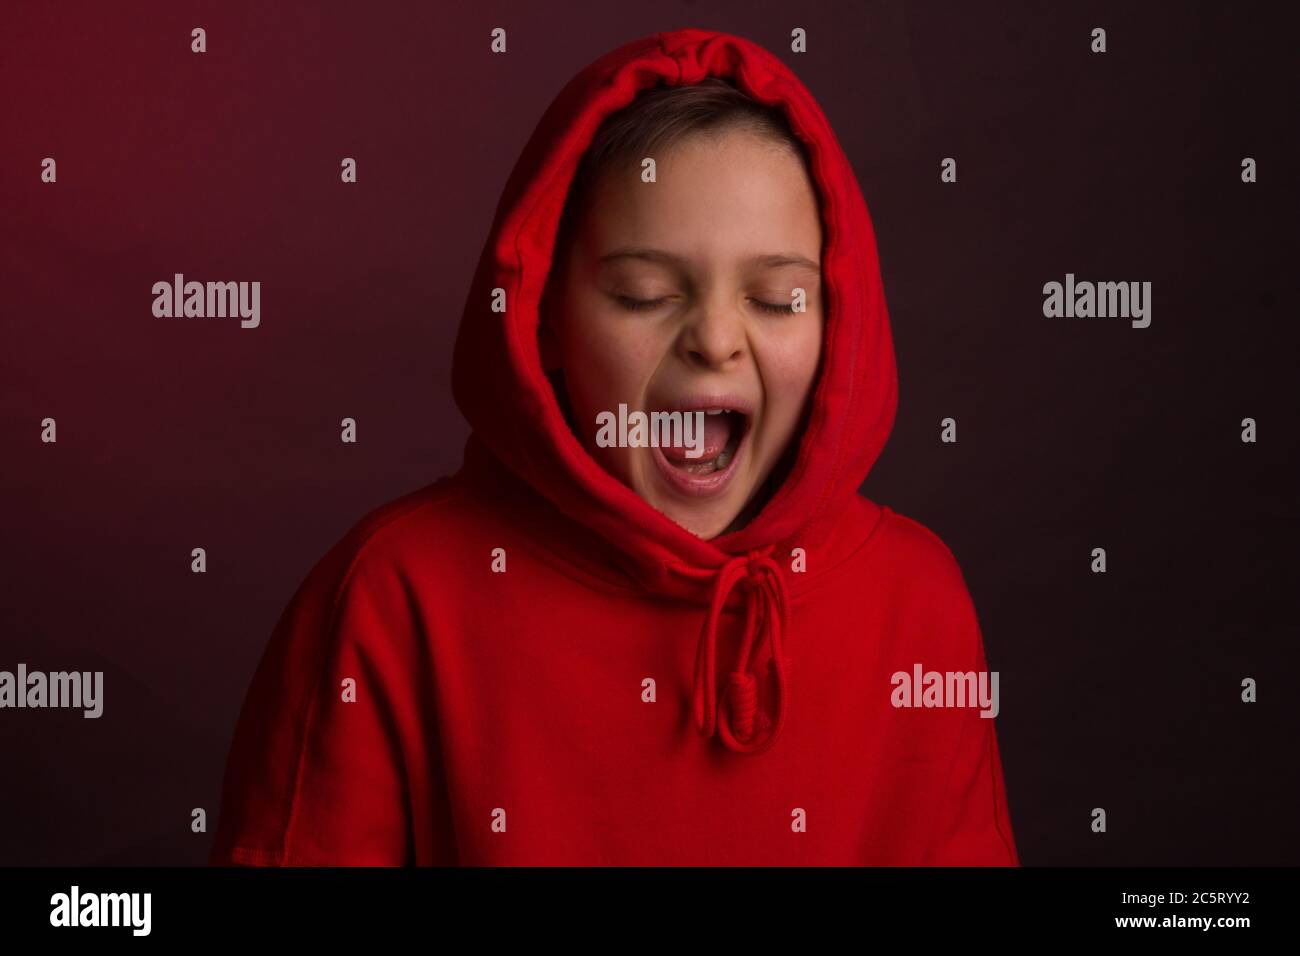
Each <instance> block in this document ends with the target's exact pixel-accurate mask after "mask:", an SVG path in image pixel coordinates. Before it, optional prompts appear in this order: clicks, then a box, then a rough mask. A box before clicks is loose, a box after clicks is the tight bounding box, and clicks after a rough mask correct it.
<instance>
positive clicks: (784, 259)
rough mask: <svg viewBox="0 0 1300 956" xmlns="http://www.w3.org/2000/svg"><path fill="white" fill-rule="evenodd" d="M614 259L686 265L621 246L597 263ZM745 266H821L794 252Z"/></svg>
mask: <svg viewBox="0 0 1300 956" xmlns="http://www.w3.org/2000/svg"><path fill="white" fill-rule="evenodd" d="M616 259H644V260H646V261H647V262H661V263H664V264H665V265H671V266H678V267H680V266H684V265H686V260H685V259H683V258H682V257H681V256H675V255H673V254H672V253H671V252H666V251H664V250H663V249H650V248H644V247H640V246H622V247H620V248H618V249H615V250H614V251H613V252H609V253H606V254H605V255H603V256H601V257H600V260H599V261H600V262H601V263H605V262H612V261H614V260H616ZM745 265H753V266H761V267H763V268H767V269H775V268H778V267H780V266H801V267H803V268H805V269H810V270H812V271H813V272H820V271H821V266H819V265H818V264H817V263H815V262H813V261H812V260H811V259H809V258H807V257H806V256H801V255H799V254H798V253H794V252H775V253H769V254H767V255H758V256H751V257H750V258H748V259H746V260H745Z"/></svg>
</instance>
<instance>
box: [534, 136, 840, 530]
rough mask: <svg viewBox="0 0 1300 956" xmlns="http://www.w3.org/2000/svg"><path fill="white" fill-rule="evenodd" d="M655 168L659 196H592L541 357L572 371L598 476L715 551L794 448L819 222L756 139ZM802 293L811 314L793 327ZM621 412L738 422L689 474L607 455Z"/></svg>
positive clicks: (788, 162)
mask: <svg viewBox="0 0 1300 956" xmlns="http://www.w3.org/2000/svg"><path fill="white" fill-rule="evenodd" d="M655 160H656V164H657V169H656V179H657V181H656V182H642V181H641V174H640V167H639V164H638V166H637V167H635V168H633V169H631V170H629V171H628V172H626V173H624V174H622V175H619V176H611V175H606V176H605V177H603V179H602V180H601V181H600V182H598V183H597V184H596V185H595V187H594V192H593V194H592V201H591V205H590V206H589V210H588V213H587V215H586V216H585V217H584V219H583V221H582V222H581V223H579V224H578V225H577V227H576V228H575V232H574V239H573V245H572V247H571V248H570V250H569V254H568V256H567V263H566V264H565V265H564V266H563V267H562V268H563V271H562V273H561V275H560V279H561V288H560V289H558V290H556V293H557V294H556V295H555V302H556V303H557V306H556V307H557V309H558V313H559V314H558V315H557V316H555V318H554V321H548V322H546V323H544V334H543V349H544V355H547V354H549V356H550V359H549V364H550V365H552V367H553V366H554V365H559V366H560V367H562V368H563V369H564V380H565V385H566V388H567V390H568V394H569V401H570V404H571V405H572V408H573V412H574V416H575V424H576V427H577V429H578V431H579V434H580V437H581V439H582V441H583V443H584V445H585V446H586V447H587V449H588V450H589V451H590V452H591V454H592V455H593V456H594V457H595V458H596V460H597V461H599V462H600V463H601V464H602V465H603V466H604V467H605V468H606V469H607V470H609V471H610V472H611V473H612V474H614V475H615V476H616V477H617V478H618V479H619V480H621V481H622V482H624V483H625V484H627V485H628V486H630V487H631V488H632V489H633V490H634V491H636V493H637V494H639V495H640V496H641V497H642V498H643V499H645V501H647V502H648V503H649V504H651V505H652V506H653V507H655V508H657V509H658V510H659V511H661V512H663V513H664V514H666V515H667V516H668V517H669V518H671V519H673V520H674V521H676V522H677V523H678V524H679V525H681V526H682V527H684V528H686V529H688V530H690V531H692V532H694V533H695V534H697V535H699V536H700V537H702V538H712V537H715V536H717V535H719V534H722V533H724V532H726V531H729V530H732V528H733V527H734V526H735V525H736V524H737V523H743V520H747V519H748V515H746V514H745V511H746V507H747V505H750V504H751V502H752V501H753V499H754V498H755V496H756V494H757V493H758V492H759V490H760V489H761V488H762V485H763V482H764V481H765V480H766V479H767V477H768V476H769V475H770V474H771V472H772V469H773V467H774V466H775V465H776V464H777V462H778V460H779V459H780V457H781V455H782V453H783V452H785V450H786V448H787V447H788V446H789V445H790V444H791V442H792V441H794V440H796V438H797V436H796V434H795V433H796V429H797V428H798V425H799V421H800V416H801V414H802V412H803V409H804V406H805V403H806V401H807V399H808V396H809V394H810V393H811V391H812V387H813V383H814V380H815V378H816V375H817V368H818V360H819V358H820V356H821V348H822V325H823V314H822V310H823V303H822V292H821V272H820V262H821V247H822V228H821V219H820V217H819V214H818V206H817V199H816V193H815V192H814V188H813V184H812V183H811V182H810V180H809V179H808V175H807V173H806V172H805V170H804V166H803V163H802V162H800V160H799V159H797V158H796V157H795V156H794V155H792V154H791V153H790V152H788V151H786V150H783V149H781V148H779V147H778V146H776V145H774V144H771V143H769V142H767V141H764V140H761V139H758V138H757V137H755V136H754V135H753V134H750V133H745V132H740V131H728V132H725V133H722V134H720V135H712V136H707V135H706V136H700V135H697V136H694V137H690V138H688V139H686V140H684V141H681V142H679V143H678V144H677V145H676V146H675V147H674V148H673V149H671V150H669V151H668V152H666V153H664V154H663V155H659V156H656V157H655ZM633 250H636V251H635V252H633ZM762 257H770V258H769V259H768V260H767V261H764V260H763V258H762ZM775 257H786V258H790V257H794V258H796V259H802V260H806V262H797V261H796V262H781V261H772V260H774V259H775ZM796 288H801V289H803V290H804V291H805V297H806V311H803V312H794V311H791V307H792V301H793V300H792V293H793V290H794V289H796ZM620 404H625V405H626V406H627V410H628V413H629V414H630V413H631V412H634V411H638V410H640V411H643V412H645V413H646V415H647V417H648V416H649V414H650V413H651V412H654V411H674V410H681V411H693V410H697V409H699V410H705V409H711V408H712V409H717V408H722V409H732V410H734V411H733V413H732V414H725V413H724V414H721V415H716V414H715V415H707V416H706V417H705V423H706V426H705V433H704V434H705V441H704V444H705V450H704V454H703V456H702V457H699V458H694V459H692V458H687V457H685V449H679V450H677V451H674V450H672V449H667V450H665V449H662V448H655V447H625V448H620V447H601V446H600V445H598V444H597V441H596V437H597V433H598V426H597V415H599V414H600V413H602V412H611V413H613V414H614V415H615V416H617V415H618V408H619V405H620ZM665 451H667V454H665ZM738 519H743V520H738Z"/></svg>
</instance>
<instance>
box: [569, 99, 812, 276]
mask: <svg viewBox="0 0 1300 956" xmlns="http://www.w3.org/2000/svg"><path fill="white" fill-rule="evenodd" d="M728 130H743V131H746V132H750V133H753V134H755V135H757V136H758V137H759V138H760V139H764V140H767V141H769V142H771V143H772V144H774V145H775V146H776V147H777V148H784V149H788V150H790V151H791V152H792V153H793V154H794V155H795V156H796V157H798V158H799V159H800V160H802V161H803V162H804V163H805V164H806V163H807V161H808V157H807V154H806V153H805V151H804V147H803V144H802V143H801V142H800V141H799V139H798V137H796V136H795V134H794V131H793V130H792V129H791V127H790V123H789V121H788V119H787V118H786V115H785V111H784V110H783V109H782V108H781V107H779V106H768V105H766V104H763V103H760V102H758V100H755V99H754V98H753V97H751V96H749V95H748V94H746V93H744V92H743V91H741V90H740V89H738V88H737V87H736V86H735V84H733V83H732V82H731V81H730V80H727V79H725V78H723V77H720V76H709V77H705V78H704V79H703V80H701V81H700V82H699V83H695V84H692V85H690V86H664V85H660V86H655V87H652V88H650V89H648V90H644V91H642V92H641V93H640V94H638V96H637V97H636V98H635V99H634V100H633V101H632V102H631V103H629V104H628V105H627V106H625V107H623V108H622V109H621V110H618V111H617V112H615V113H612V114H610V115H609V116H607V117H606V118H605V120H604V122H603V123H601V125H600V128H599V129H597V130H596V134H595V136H594V137H593V139H592V141H591V145H590V146H589V147H588V148H587V151H586V153H584V154H583V157H582V159H581V161H580V162H579V163H578V169H577V171H576V172H575V173H574V177H573V182H572V183H571V184H570V186H569V193H568V197H567V199H566V200H565V204H564V213H563V215H562V216H561V218H560V226H559V230H558V232H557V234H556V245H555V249H556V259H557V260H559V259H560V258H561V257H562V256H563V254H564V252H565V250H567V248H568V243H569V241H570V240H571V238H572V235H573V230H574V229H575V228H576V226H577V223H578V222H579V221H580V220H581V218H582V216H583V214H584V213H585V212H586V209H587V206H588V204H589V203H590V201H591V196H592V193H593V192H594V190H595V186H596V184H597V183H598V182H599V180H600V177H601V176H602V175H604V174H605V173H606V172H608V171H610V170H614V169H618V168H620V167H622V166H625V165H626V164H628V163H633V164H639V163H640V161H641V159H643V158H644V157H646V156H653V155H657V154H661V153H663V152H666V151H667V150H668V149H669V148H670V147H672V146H673V145H675V144H676V143H678V142H680V141H682V140H683V139H686V138H688V137H691V136H697V135H700V134H711V135H717V134H720V133H723V132H725V131H728Z"/></svg>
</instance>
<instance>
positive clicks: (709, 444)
mask: <svg viewBox="0 0 1300 956" xmlns="http://www.w3.org/2000/svg"><path fill="white" fill-rule="evenodd" d="M682 411H685V412H687V413H688V414H689V413H693V412H697V411H701V412H704V432H703V436H702V439H703V440H702V441H700V440H699V439H700V436H697V439H696V440H697V442H698V444H696V445H695V447H701V446H702V453H701V454H700V455H699V456H698V457H694V458H692V457H690V456H689V455H688V452H691V451H693V450H694V448H688V447H684V446H682V447H662V446H661V447H658V448H654V449H652V451H653V452H654V458H655V461H656V462H657V463H658V464H659V470H660V472H661V473H663V475H664V477H665V478H666V479H667V480H668V481H669V483H670V484H671V485H672V486H673V487H674V488H676V489H677V490H678V491H681V492H683V493H685V494H688V495H692V496H699V495H710V494H717V493H719V492H720V491H721V490H722V489H723V488H724V487H725V486H726V485H727V484H728V483H729V481H730V478H731V475H732V474H733V473H734V472H735V470H736V468H735V465H736V462H737V461H738V460H739V458H740V455H741V450H742V449H743V447H744V444H745V438H746V437H747V436H748V434H749V428H750V423H751V417H750V415H749V414H747V413H746V412H744V411H741V410H739V409H735V408H728V407H725V406H712V407H694V408H689V409H683V410H682Z"/></svg>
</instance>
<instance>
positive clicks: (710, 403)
mask: <svg viewBox="0 0 1300 956" xmlns="http://www.w3.org/2000/svg"><path fill="white" fill-rule="evenodd" d="M710 408H722V409H726V410H728V411H732V412H740V413H741V414H742V415H745V416H749V415H752V414H753V411H754V406H753V403H751V402H750V401H749V399H747V398H745V397H743V396H741V395H736V394H734V393H726V394H718V395H708V394H704V393H702V392H701V393H696V394H691V395H683V396H682V397H680V398H678V399H675V400H674V401H672V402H670V403H669V404H668V405H667V406H666V407H664V408H663V409H662V410H663V411H667V412H702V411H705V410H707V409H710Z"/></svg>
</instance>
